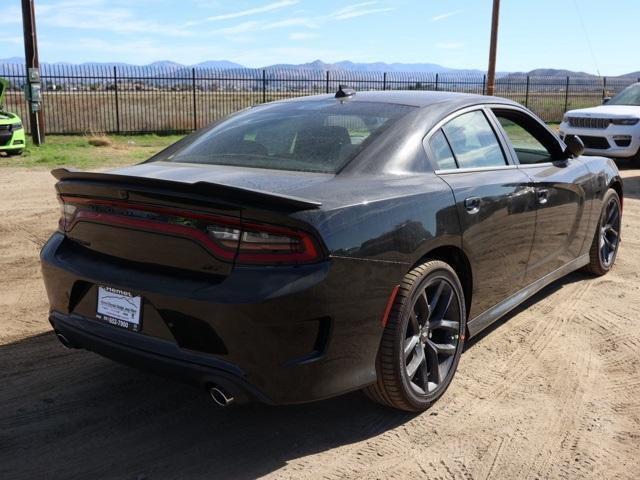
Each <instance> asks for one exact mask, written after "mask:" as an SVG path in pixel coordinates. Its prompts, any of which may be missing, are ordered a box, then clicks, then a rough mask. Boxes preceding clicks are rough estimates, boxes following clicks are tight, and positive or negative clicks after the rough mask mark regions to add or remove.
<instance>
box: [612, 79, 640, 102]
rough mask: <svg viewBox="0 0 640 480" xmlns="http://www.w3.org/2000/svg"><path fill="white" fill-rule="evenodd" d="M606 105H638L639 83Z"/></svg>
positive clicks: (639, 97) (629, 87) (639, 99)
mask: <svg viewBox="0 0 640 480" xmlns="http://www.w3.org/2000/svg"><path fill="white" fill-rule="evenodd" d="M607 105H640V83H634V84H633V85H630V86H628V87H627V88H625V89H624V90H622V91H621V92H620V93H619V94H618V95H616V96H615V97H613V98H612V99H611V100H609V101H608V102H607Z"/></svg>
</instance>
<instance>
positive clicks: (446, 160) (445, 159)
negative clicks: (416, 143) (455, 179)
mask: <svg viewBox="0 0 640 480" xmlns="http://www.w3.org/2000/svg"><path fill="white" fill-rule="evenodd" d="M429 146H430V147H431V153H433V156H434V160H435V162H436V164H437V165H438V169H440V170H449V169H452V168H456V167H457V165H456V160H455V158H453V152H451V148H450V147H449V142H447V139H446V138H445V136H444V133H442V130H438V131H437V132H436V133H435V134H434V135H432V136H431V140H429Z"/></svg>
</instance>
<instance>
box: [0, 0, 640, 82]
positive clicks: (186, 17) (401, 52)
mask: <svg viewBox="0 0 640 480" xmlns="http://www.w3.org/2000/svg"><path fill="white" fill-rule="evenodd" d="M491 3H492V1H491V0H466V1H462V0H399V1H391V0H369V1H364V0H352V1H349V0H340V1H338V0H324V1H317V0H240V1H228V0H225V1H219V0H171V1H161V0H36V14H37V22H38V35H39V41H40V57H41V60H42V61H48V62H58V61H66V62H90V61H91V62H127V63H135V64H147V63H151V62H153V61H157V60H173V61H177V62H180V63H185V64H194V63H198V62H201V61H204V60H220V59H225V60H231V61H234V62H237V63H241V64H243V65H246V66H250V67H260V66H265V65H270V64H274V63H303V62H309V61H313V60H316V59H321V60H324V61H326V62H335V61H339V60H352V61H355V62H373V61H383V62H388V63H391V62H402V63H423V62H424V63H438V64H441V65H444V66H447V67H454V68H478V69H485V68H486V63H487V50H488V44H489V25H490V19H491ZM638 18H640V1H639V0H609V1H608V2H602V0H535V1H533V0H502V9H501V18H500V20H501V29H500V44H499V50H498V70H501V71H526V70H530V69H533V68H537V67H545V68H567V69H570V70H582V71H587V72H592V73H596V72H597V71H598V70H599V71H600V72H601V73H602V74H606V75H617V74H622V73H627V72H630V71H634V70H640V62H638V60H637V58H638V56H637V52H638V51H640V35H639V34H638V24H637V21H638ZM589 44H591V47H592V48H590V47H589ZM13 56H24V50H23V45H22V25H21V16H20V0H0V58H8V57H13Z"/></svg>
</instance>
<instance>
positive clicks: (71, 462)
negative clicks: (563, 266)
mask: <svg viewBox="0 0 640 480" xmlns="http://www.w3.org/2000/svg"><path fill="white" fill-rule="evenodd" d="M3 173H4V172H3ZM623 173H624V174H625V175H626V176H627V177H630V176H631V177H634V178H637V179H639V180H634V181H635V182H636V184H633V183H632V182H628V183H627V185H629V186H630V188H629V190H630V191H631V192H633V191H634V188H635V189H636V190H637V192H636V194H634V195H635V197H636V198H633V196H630V197H629V198H627V199H626V200H625V213H624V223H625V225H624V230H623V236H624V242H623V244H622V248H621V252H620V256H619V260H618V264H617V265H616V267H615V269H614V270H613V271H612V272H611V273H610V274H609V275H607V276H605V277H602V278H599V279H593V278H590V277H586V276H581V275H580V274H574V275H572V276H571V277H569V278H567V279H566V280H562V281H560V282H557V283H556V284H555V285H554V286H552V287H549V288H547V289H546V290H545V291H543V292H542V294H541V295H539V296H537V297H536V299H535V301H534V302H529V303H528V304H526V305H525V307H526V308H522V309H519V310H518V311H516V312H515V313H514V314H512V315H511V316H510V317H509V318H508V319H507V320H506V321H504V322H501V323H500V324H499V326H497V327H496V328H494V329H493V330H492V331H490V332H489V333H488V334H487V335H485V336H483V337H481V338H480V339H479V340H477V341H476V342H475V343H474V344H473V346H471V347H470V348H468V349H467V351H466V352H465V353H464V355H463V356H462V359H461V362H460V367H459V371H458V373H457V375H456V379H455V381H454V382H453V384H452V386H451V387H450V389H449V390H448V391H447V393H446V394H445V395H444V397H443V398H442V399H441V400H440V401H439V402H438V403H436V404H435V405H434V406H433V407H432V408H431V409H430V410H429V411H428V412H425V413H424V414H422V415H417V416H414V415H407V414H402V413H398V412H394V411H390V410H387V409H384V408H379V407H376V406H373V405H371V404H369V403H368V402H367V401H366V400H365V399H364V398H363V397H362V396H360V395H359V394H351V395H347V396H345V397H342V398H338V399H333V400H329V401H326V402H320V403H317V404H312V405H305V406H295V407H283V408H267V407H261V406H248V407H242V408H239V409H228V410H224V411H219V410H214V409H212V408H211V406H210V404H209V402H208V401H207V399H206V398H204V395H203V394H201V392H199V391H193V390H192V389H190V388H187V387H183V386H181V385H178V384H174V383H173V382H171V381H165V380H163V379H156V378H155V377H151V376H147V375H146V374H143V373H139V372H137V371H135V370H132V369H129V368H126V367H121V366H118V365H116V364H113V363H111V362H109V361H107V360H103V359H101V358H100V357H97V356H95V355H93V354H90V353H85V352H67V351H64V350H61V349H60V348H59V347H58V345H57V344H56V342H55V339H54V338H53V336H52V335H43V336H34V334H35V333H39V332H42V331H48V324H47V321H46V310H47V307H46V296H45V294H44V290H43V289H42V285H41V282H40V278H39V266H38V258H37V251H38V249H39V246H40V244H41V242H43V241H44V240H45V239H46V238H47V237H48V234H49V231H50V230H51V229H52V228H53V227H55V221H56V215H57V214H56V209H57V205H56V202H55V196H54V192H53V189H52V188H51V186H52V183H53V181H52V180H50V177H49V174H48V172H46V171H37V170H30V171H27V170H19V169H16V170H11V169H7V175H4V176H3V177H0V192H2V194H3V196H4V197H5V198H6V199H7V200H6V201H5V202H4V203H0V250H1V253H2V255H0V269H1V270H2V274H3V275H2V276H0V365H2V368H1V369H0V383H1V384H2V385H3V388H2V389H0V477H1V478H18V479H19V478H25V479H26V478H40V477H42V476H43V471H44V469H45V468H46V471H47V473H46V476H48V477H49V478H65V479H67V478H105V477H106V478H118V479H130V478H137V477H138V476H139V475H144V476H146V477H147V478H148V479H153V480H157V479H164V478H207V479H210V478H239V479H249V478H256V477H265V478H302V479H313V480H315V479H318V478H326V479H337V478H340V479H342V478H358V479H360V478H363V479H365V478H385V479H386V478H399V479H400V478H455V479H458V478H464V479H472V478H473V479H482V478H492V479H496V478H498V479H499V478H508V479H512V478H535V477H538V478H563V479H573V478H634V477H635V475H636V472H637V466H638V460H637V459H638V458H639V457H640V434H639V433H638V432H640V321H639V318H640V274H639V272H640V256H638V255H637V254H636V252H637V251H638V250H639V249H640V201H639V200H638V199H637V198H638V196H640V171H627V172H623ZM27 184H28V185H29V188H25V187H24V185H27ZM627 185H626V186H627ZM626 186H625V188H626ZM2 344H4V345H2ZM26 457H28V458H29V459H34V458H35V459H38V462H34V461H25V459H26Z"/></svg>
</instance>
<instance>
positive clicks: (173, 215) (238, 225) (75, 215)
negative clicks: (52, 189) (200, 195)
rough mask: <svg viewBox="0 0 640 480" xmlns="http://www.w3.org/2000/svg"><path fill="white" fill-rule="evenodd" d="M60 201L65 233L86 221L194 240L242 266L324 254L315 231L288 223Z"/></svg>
mask: <svg viewBox="0 0 640 480" xmlns="http://www.w3.org/2000/svg"><path fill="white" fill-rule="evenodd" d="M59 201H60V205H61V215H60V229H61V230H62V231H64V232H70V231H71V230H73V228H74V227H75V225H76V224H78V223H79V222H82V221H87V222H93V223H103V224H108V225H114V226H122V227H129V228H134V229H140V230H146V231H154V232H161V233H165V234H169V235H177V236H182V237H187V238H190V239H192V240H195V241H196V242H198V243H199V244H201V245H202V246H203V247H205V248H207V249H208V250H209V251H211V252H212V253H213V254H214V255H215V256H216V257H218V258H220V259H222V260H226V261H235V262H236V263H239V264H269V265H283V264H288V265H291V264H299V263H312V262H315V261H318V260H320V258H321V254H320V250H319V249H318V247H317V244H316V241H315V240H314V238H313V237H312V235H311V234H309V233H307V232H305V231H302V230H297V229H293V228H289V227H281V226H276V225H270V224H262V223H253V222H251V223H247V222H244V221H241V220H240V219H236V218H233V217H224V216H218V215H212V214H207V213H201V212H194V211H183V210H176V209H172V208H168V207H159V206H153V205H136V204H130V203H127V202H121V201H117V200H99V199H88V198H79V197H59Z"/></svg>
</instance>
